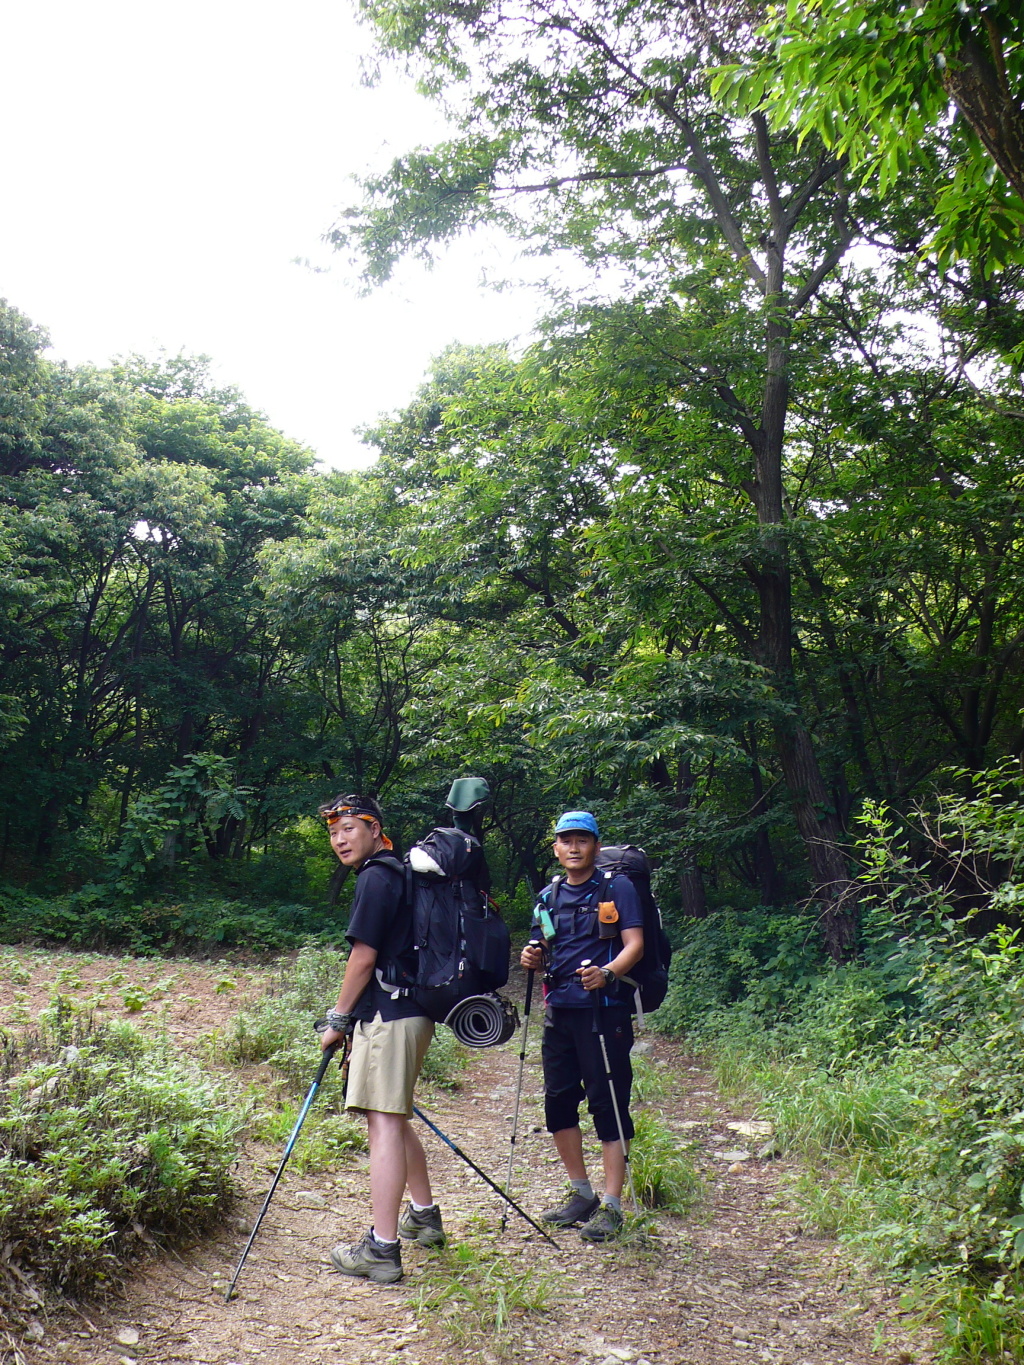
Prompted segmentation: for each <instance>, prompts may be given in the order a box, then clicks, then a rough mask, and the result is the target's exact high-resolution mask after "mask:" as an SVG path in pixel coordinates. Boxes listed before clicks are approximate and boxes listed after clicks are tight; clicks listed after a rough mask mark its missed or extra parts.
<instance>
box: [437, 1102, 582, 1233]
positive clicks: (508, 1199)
mask: <svg viewBox="0 0 1024 1365" xmlns="http://www.w3.org/2000/svg"><path fill="white" fill-rule="evenodd" d="M412 1112H413V1113H414V1114H415V1115H416V1117H417V1118H418V1119H422V1120H423V1122H424V1123H425V1124H426V1125H427V1127H428V1128H429V1129H430V1131H431V1132H432V1133H436V1134H437V1136H438V1137H439V1138H440V1139H441V1141H442V1142H443V1143H445V1145H446V1146H448V1147H450V1148H451V1149H452V1151H453V1152H454V1153H455V1155H456V1156H457V1157H459V1158H460V1159H461V1160H462V1161H464V1162H465V1163H466V1165H467V1166H468V1167H469V1169H470V1170H471V1171H476V1173H477V1175H478V1176H479V1177H480V1179H481V1180H484V1181H486V1182H487V1184H488V1185H490V1187H491V1189H492V1190H493V1191H494V1193H495V1194H500V1195H501V1197H502V1199H504V1201H505V1203H506V1204H508V1205H509V1206H510V1207H511V1208H513V1209H515V1211H516V1213H518V1214H519V1216H520V1218H525V1219H526V1221H527V1222H528V1223H529V1225H530V1227H532V1228H536V1229H537V1231H538V1232H539V1233H540V1235H541V1236H542V1237H543V1238H544V1240H545V1242H550V1243H551V1245H552V1246H553V1247H554V1248H555V1250H556V1251H560V1250H561V1248H560V1247H559V1245H558V1243H557V1242H556V1241H555V1239H554V1238H553V1237H552V1236H550V1235H549V1234H548V1233H547V1232H545V1231H544V1229H543V1228H542V1227H541V1225H540V1224H539V1223H536V1222H534V1220H533V1219H532V1218H531V1217H530V1215H529V1214H528V1213H527V1212H526V1210H525V1209H521V1208H520V1207H519V1205H518V1204H517V1203H516V1201H515V1200H514V1199H513V1198H512V1197H511V1196H510V1195H507V1194H506V1193H505V1191H504V1190H503V1189H502V1188H501V1186H500V1185H496V1184H495V1183H494V1181H493V1180H492V1179H491V1177H490V1176H489V1175H488V1174H487V1172H486V1171H482V1170H481V1169H480V1167H479V1166H478V1165H477V1164H476V1162H475V1161H473V1160H472V1158H471V1157H468V1156H467V1155H466V1153H465V1152H464V1151H463V1150H462V1148H461V1147H459V1146H458V1145H457V1144H456V1143H454V1142H453V1141H452V1140H451V1138H450V1137H448V1135H447V1134H446V1133H442V1132H441V1130H440V1128H438V1126H437V1124H436V1123H431V1121H430V1119H428V1118H427V1116H426V1114H424V1112H423V1111H422V1109H417V1108H416V1106H415V1105H413V1107H412Z"/></svg>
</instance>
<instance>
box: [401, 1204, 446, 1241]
mask: <svg viewBox="0 0 1024 1365" xmlns="http://www.w3.org/2000/svg"><path fill="white" fill-rule="evenodd" d="M398 1235H399V1237H404V1238H405V1240H406V1241H407V1242H416V1243H418V1244H419V1245H420V1246H421V1247H443V1246H444V1244H445V1242H447V1240H448V1238H447V1237H446V1236H445V1231H444V1227H443V1226H442V1224H441V1210H440V1209H439V1208H438V1207H437V1205H436V1204H431V1206H430V1208H429V1209H414V1208H413V1206H412V1205H411V1204H406V1206H405V1212H404V1213H403V1214H402V1216H401V1218H400V1219H399V1220H398Z"/></svg>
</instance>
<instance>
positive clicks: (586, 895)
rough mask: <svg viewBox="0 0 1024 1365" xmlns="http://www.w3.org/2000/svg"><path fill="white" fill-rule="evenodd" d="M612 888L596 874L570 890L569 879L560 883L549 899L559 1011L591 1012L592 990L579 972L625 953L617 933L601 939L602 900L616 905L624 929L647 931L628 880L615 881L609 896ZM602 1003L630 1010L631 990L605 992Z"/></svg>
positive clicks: (553, 987) (552, 986)
mask: <svg viewBox="0 0 1024 1365" xmlns="http://www.w3.org/2000/svg"><path fill="white" fill-rule="evenodd" d="M607 886H608V881H607V878H606V877H605V875H604V873H603V872H595V873H594V875H593V876H592V877H591V878H590V879H589V880H588V881H585V882H583V883H582V884H581V885H580V886H570V885H569V883H568V882H567V881H560V882H559V883H558V885H557V887H556V888H555V892H554V896H553V898H551V899H549V903H548V909H549V910H550V912H551V916H552V918H553V920H554V923H555V941H554V943H553V944H552V945H551V960H550V963H549V971H548V974H549V977H550V983H549V985H548V991H547V1003H548V1004H549V1005H553V1006H555V1007H557V1008H560V1009H561V1008H568V1009H582V1008H584V1007H588V1008H592V1007H593V1004H594V995H593V992H592V991H587V990H584V989H583V986H582V985H581V984H580V979H579V977H578V976H577V975H576V971H577V969H578V968H579V966H580V964H581V963H582V962H583V961H584V960H585V959H587V958H589V960H590V961H591V962H593V963H595V965H596V966H598V967H604V966H607V964H608V963H609V962H611V960H612V958H613V957H616V956H618V954H619V952H620V951H621V950H622V939H621V938H620V937H619V935H618V934H616V936H615V937H614V938H605V939H603V938H601V937H600V932H599V924H598V918H597V904H598V901H599V900H613V901H614V902H615V908H616V909H617V910H618V912H619V924H618V927H619V929H620V930H622V929H642V928H643V924H644V915H643V910H642V908H641V906H640V900H639V897H638V896H637V894H636V892H635V891H634V889H633V884H632V883H631V882H630V880H629V878H628V877H623V876H622V875H621V874H620V875H618V876H615V877H613V878H612V880H611V895H610V896H609V895H608V892H607V890H606V887H607ZM552 901H553V903H552ZM603 999H604V1003H605V1004H606V1005H622V1006H626V1007H628V1006H629V1004H630V999H631V992H630V989H629V987H628V986H620V987H618V988H616V987H612V989H611V990H610V991H608V992H606V993H604V996H603Z"/></svg>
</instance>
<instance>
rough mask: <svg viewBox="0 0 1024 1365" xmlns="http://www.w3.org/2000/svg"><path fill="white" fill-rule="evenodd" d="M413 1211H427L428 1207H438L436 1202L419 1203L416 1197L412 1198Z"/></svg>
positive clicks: (410, 1201)
mask: <svg viewBox="0 0 1024 1365" xmlns="http://www.w3.org/2000/svg"><path fill="white" fill-rule="evenodd" d="M409 1203H410V1204H411V1205H412V1211H413V1213H426V1212H427V1210H428V1209H436V1208H437V1205H436V1204H417V1203H416V1200H415V1199H410V1200H409Z"/></svg>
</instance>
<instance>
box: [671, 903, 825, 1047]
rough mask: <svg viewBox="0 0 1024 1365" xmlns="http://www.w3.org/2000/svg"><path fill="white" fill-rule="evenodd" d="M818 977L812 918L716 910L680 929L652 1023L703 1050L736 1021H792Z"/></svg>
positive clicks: (755, 910) (819, 956) (820, 968)
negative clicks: (661, 1001)
mask: <svg viewBox="0 0 1024 1365" xmlns="http://www.w3.org/2000/svg"><path fill="white" fill-rule="evenodd" d="M824 970H825V968H824V960H823V957H822V952H821V947H820V934H819V933H818V932H817V929H816V926H815V923H814V921H813V919H812V918H810V917H808V916H804V915H795V914H784V913H782V912H781V911H773V910H771V909H769V908H765V907H763V906H755V907H754V908H753V909H752V910H731V909H726V910H716V911H713V912H712V913H711V914H710V915H708V916H707V918H706V919H701V920H689V921H687V922H686V925H685V927H684V929H683V931H682V937H681V941H680V942H679V943H678V944H677V945H676V947H675V950H674V953H673V957H672V966H671V968H670V972H669V989H668V995H667V996H666V999H665V1002H664V1004H663V1005H662V1006H661V1008H660V1009H659V1010H658V1011H657V1013H656V1014H655V1015H654V1016H653V1023H654V1025H655V1026H656V1027H657V1028H658V1029H660V1030H661V1031H662V1032H665V1033H669V1034H674V1035H676V1036H679V1035H685V1036H686V1037H688V1038H689V1039H690V1040H691V1041H693V1042H694V1043H695V1044H696V1045H698V1046H701V1045H703V1044H705V1043H707V1042H709V1041H711V1040H712V1039H713V1038H714V1037H716V1036H717V1034H718V1032H719V1031H720V1030H722V1029H723V1028H724V1029H727V1030H728V1029H731V1028H735V1027H738V1026H739V1025H738V1024H737V1020H738V1019H739V1018H742V1019H743V1020H750V1021H751V1023H752V1024H753V1025H754V1026H755V1027H756V1026H757V1025H758V1023H759V1022H760V1021H767V1020H772V1021H777V1020H778V1018H779V1017H780V1014H783V1015H787V1014H789V1013H791V1012H792V1011H793V1009H794V1008H795V1007H796V1006H797V1005H798V1003H799V1001H800V1000H801V999H802V997H803V996H804V995H805V994H806V992H807V991H808V990H810V989H811V987H812V986H813V985H814V984H815V982H816V981H817V980H818V979H819V976H820V975H821V973H822V972H823V971H824ZM740 1002H744V1007H743V1009H742V1011H741V1012H740V1015H738V1016H736V1017H735V1018H734V1017H733V1012H734V1009H735V1006H736V1005H737V1004H738V1003H740ZM744 1026H749V1025H744Z"/></svg>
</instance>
